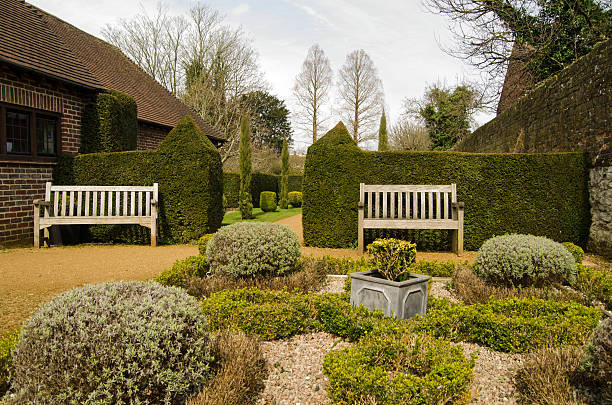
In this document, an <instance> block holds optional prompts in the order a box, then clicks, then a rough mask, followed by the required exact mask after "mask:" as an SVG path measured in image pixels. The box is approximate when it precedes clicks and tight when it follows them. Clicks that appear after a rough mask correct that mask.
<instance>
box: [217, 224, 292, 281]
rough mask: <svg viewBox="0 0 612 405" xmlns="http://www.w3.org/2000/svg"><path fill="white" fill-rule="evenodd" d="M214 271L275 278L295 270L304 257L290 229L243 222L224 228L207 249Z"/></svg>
mask: <svg viewBox="0 0 612 405" xmlns="http://www.w3.org/2000/svg"><path fill="white" fill-rule="evenodd" d="M206 254H207V256H208V261H209V263H210V270H211V272H212V273H214V274H219V275H226V276H229V277H259V276H261V277H272V276H277V275H283V274H288V273H290V272H292V271H293V270H295V268H296V265H297V263H298V261H299V259H300V256H301V254H302V252H301V245H300V240H299V239H298V236H297V235H296V234H295V232H293V230H291V229H290V228H289V227H287V226H285V225H280V224H274V223H267V222H251V223H248V222H239V223H236V224H234V225H230V226H226V227H223V228H221V229H220V230H219V231H218V232H217V233H215V236H214V237H213V238H212V240H211V241H210V242H209V243H208V248H207V249H206Z"/></svg>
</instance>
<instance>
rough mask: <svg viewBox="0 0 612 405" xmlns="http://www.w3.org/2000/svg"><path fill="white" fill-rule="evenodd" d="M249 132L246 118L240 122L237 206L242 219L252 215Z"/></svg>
mask: <svg viewBox="0 0 612 405" xmlns="http://www.w3.org/2000/svg"><path fill="white" fill-rule="evenodd" d="M250 191H251V133H250V131H249V123H248V122H247V120H246V118H244V117H243V118H242V122H241V123H240V194H239V202H238V206H239V208H240V213H241V215H242V219H249V218H251V217H252V216H253V203H252V198H251V193H250Z"/></svg>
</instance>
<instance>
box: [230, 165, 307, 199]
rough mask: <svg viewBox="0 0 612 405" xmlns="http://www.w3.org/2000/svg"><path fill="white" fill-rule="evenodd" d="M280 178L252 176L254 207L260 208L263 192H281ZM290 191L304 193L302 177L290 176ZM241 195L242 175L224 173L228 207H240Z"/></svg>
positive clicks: (256, 174)
mask: <svg viewBox="0 0 612 405" xmlns="http://www.w3.org/2000/svg"><path fill="white" fill-rule="evenodd" d="M280 178H281V176H277V175H276V174H268V173H260V172H255V173H253V174H252V175H251V200H252V201H253V207H255V208H259V196H260V195H261V192H262V191H274V192H275V193H277V194H278V193H279V191H280ZM289 191H302V176H299V175H290V176H289ZM239 193H240V173H230V172H225V173H223V194H224V195H225V198H226V199H227V206H228V207H230V208H236V207H238V195H239Z"/></svg>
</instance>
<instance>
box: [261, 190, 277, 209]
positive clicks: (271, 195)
mask: <svg viewBox="0 0 612 405" xmlns="http://www.w3.org/2000/svg"><path fill="white" fill-rule="evenodd" d="M259 208H261V210H262V211H263V212H272V211H276V193H275V192H274V191H262V192H261V194H260V195H259Z"/></svg>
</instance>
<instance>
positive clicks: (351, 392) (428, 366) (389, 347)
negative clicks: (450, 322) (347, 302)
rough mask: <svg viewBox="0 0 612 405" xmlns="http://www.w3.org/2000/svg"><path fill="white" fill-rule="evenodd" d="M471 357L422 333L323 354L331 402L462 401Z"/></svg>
mask: <svg viewBox="0 0 612 405" xmlns="http://www.w3.org/2000/svg"><path fill="white" fill-rule="evenodd" d="M473 368H474V359H473V358H471V359H466V358H465V356H464V355H463V351H462V349H461V348H460V347H457V346H453V345H451V344H450V343H448V342H446V341H444V340H438V339H434V338H431V337H429V336H426V335H404V336H401V337H397V336H376V337H366V338H364V339H362V340H361V341H360V342H359V343H357V344H356V345H355V346H353V347H350V348H347V349H343V350H341V351H332V352H330V353H328V354H327V355H326V356H325V360H324V362H323V373H324V374H325V375H327V377H328V378H329V386H328V388H327V392H328V394H329V397H330V399H331V402H332V403H333V404H364V403H372V404H373V403H376V404H381V405H382V404H423V405H425V404H442V403H453V402H454V401H456V400H461V399H465V398H466V397H467V392H468V388H469V385H470V381H471V378H472V371H473Z"/></svg>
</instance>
